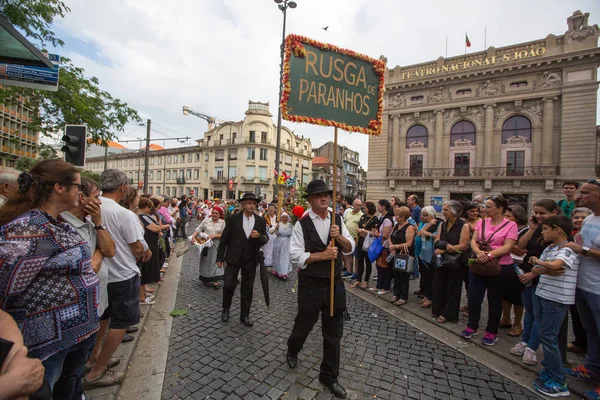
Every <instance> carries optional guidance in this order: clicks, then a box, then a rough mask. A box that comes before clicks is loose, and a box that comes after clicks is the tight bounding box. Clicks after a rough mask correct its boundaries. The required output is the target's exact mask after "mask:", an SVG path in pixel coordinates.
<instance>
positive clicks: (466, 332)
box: [460, 326, 479, 339]
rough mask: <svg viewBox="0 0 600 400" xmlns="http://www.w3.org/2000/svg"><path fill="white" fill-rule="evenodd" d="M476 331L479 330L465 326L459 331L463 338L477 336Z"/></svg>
mask: <svg viewBox="0 0 600 400" xmlns="http://www.w3.org/2000/svg"><path fill="white" fill-rule="evenodd" d="M478 333H479V332H478V331H477V330H475V329H471V328H469V327H468V326H467V327H466V328H465V330H464V331H462V332H461V333H460V336H462V337H464V338H465V339H471V338H472V337H473V336H477V334H478Z"/></svg>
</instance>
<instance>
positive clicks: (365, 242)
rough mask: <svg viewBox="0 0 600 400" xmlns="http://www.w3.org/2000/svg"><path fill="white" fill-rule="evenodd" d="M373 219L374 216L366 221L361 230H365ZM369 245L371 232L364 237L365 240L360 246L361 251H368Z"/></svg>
mask: <svg viewBox="0 0 600 400" xmlns="http://www.w3.org/2000/svg"><path fill="white" fill-rule="evenodd" d="M373 218H375V216H372V217H371V219H370V220H368V221H367V223H366V224H365V225H364V226H363V228H362V229H365V228H366V227H367V225H369V223H370V222H371V221H372V220H373ZM371 243H373V236H372V235H371V232H369V233H367V236H365V238H364V240H363V245H362V249H363V251H369V247H371Z"/></svg>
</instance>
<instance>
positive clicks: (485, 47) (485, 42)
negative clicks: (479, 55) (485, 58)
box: [483, 26, 487, 50]
mask: <svg viewBox="0 0 600 400" xmlns="http://www.w3.org/2000/svg"><path fill="white" fill-rule="evenodd" d="M485 49H487V26H486V27H485V30H484V33H483V50H485Z"/></svg>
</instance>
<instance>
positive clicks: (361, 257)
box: [352, 201, 379, 289]
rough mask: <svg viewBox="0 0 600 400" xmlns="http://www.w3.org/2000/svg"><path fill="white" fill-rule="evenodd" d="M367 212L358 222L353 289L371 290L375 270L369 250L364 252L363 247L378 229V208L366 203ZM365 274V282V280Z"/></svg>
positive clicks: (368, 202)
mask: <svg viewBox="0 0 600 400" xmlns="http://www.w3.org/2000/svg"><path fill="white" fill-rule="evenodd" d="M365 211H366V214H363V216H362V217H360V220H359V221H358V229H357V231H356V232H357V233H358V243H357V245H356V251H357V261H356V269H357V274H356V282H354V283H353V284H352V287H353V288H355V287H358V286H360V287H361V289H368V288H369V278H370V277H371V270H372V269H373V263H372V262H371V260H369V255H368V254H367V250H363V246H364V244H365V238H366V237H367V235H370V234H371V232H372V231H373V229H377V223H378V222H379V219H378V218H377V216H376V215H375V214H376V213H377V208H376V207H375V203H373V202H371V201H367V202H366V203H365ZM363 273H364V280H363Z"/></svg>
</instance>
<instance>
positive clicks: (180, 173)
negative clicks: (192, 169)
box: [179, 169, 185, 178]
mask: <svg viewBox="0 0 600 400" xmlns="http://www.w3.org/2000/svg"><path fill="white" fill-rule="evenodd" d="M184 176H185V170H183V169H180V170H179V177H180V178H183V177H184Z"/></svg>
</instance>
